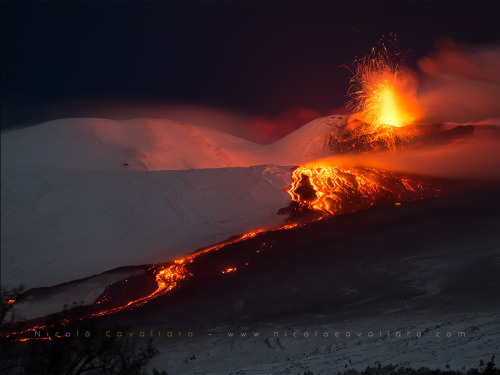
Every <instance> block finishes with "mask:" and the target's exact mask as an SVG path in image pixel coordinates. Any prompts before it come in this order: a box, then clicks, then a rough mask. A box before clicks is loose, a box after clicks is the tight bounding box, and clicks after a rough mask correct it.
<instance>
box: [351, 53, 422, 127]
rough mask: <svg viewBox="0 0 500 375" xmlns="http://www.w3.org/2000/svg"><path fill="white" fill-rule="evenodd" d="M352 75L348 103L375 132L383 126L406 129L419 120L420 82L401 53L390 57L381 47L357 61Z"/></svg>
mask: <svg viewBox="0 0 500 375" xmlns="http://www.w3.org/2000/svg"><path fill="white" fill-rule="evenodd" d="M398 59H399V60H400V61H397V60H398ZM353 75H354V76H353V78H352V79H351V86H350V88H349V94H350V95H351V97H352V101H351V102H350V103H349V104H351V106H352V107H353V108H354V109H355V110H356V111H357V112H359V113H358V114H357V116H358V117H359V118H360V120H362V121H363V122H366V123H368V124H371V125H372V127H373V129H372V130H377V129H378V127H379V126H381V125H391V126H396V127H401V126H405V125H408V124H411V123H412V122H414V121H415V120H416V119H417V118H418V117H419V113H420V111H419V108H418V103H417V98H416V92H417V82H416V80H415V78H414V75H413V73H412V72H411V71H410V69H409V68H407V67H406V66H405V64H404V61H403V58H401V57H400V54H394V55H393V56H389V53H388V51H387V48H386V46H385V45H384V44H381V47H380V48H379V49H375V48H373V49H372V50H371V52H370V54H368V55H367V56H365V57H364V58H362V59H360V60H357V61H356V68H355V70H354V72H353Z"/></svg>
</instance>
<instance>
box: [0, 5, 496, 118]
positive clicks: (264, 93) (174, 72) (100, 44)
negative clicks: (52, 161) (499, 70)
mask: <svg viewBox="0 0 500 375" xmlns="http://www.w3.org/2000/svg"><path fill="white" fill-rule="evenodd" d="M498 14H500V3H498V2H399V3H395V2H378V1H374V2H300V1H299V2H233V3H231V2H183V3H181V2H145V3H144V2H107V3H104V2H4V1H3V2H2V9H1V52H2V54H1V93H2V128H5V127H8V126H12V125H16V124H21V123H24V122H33V121H39V122H40V121H42V120H48V119H50V118H46V117H47V116H54V115H53V114H48V113H47V112H44V111H43V109H44V108H46V107H51V106H52V107H53V106H57V105H60V106H64V103H68V102H71V101H83V102H84V101H85V100H89V98H102V97H112V98H120V97H129V98H130V97H134V98H143V100H152V101H165V102H178V103H190V104H198V105H207V106H215V107H220V108H226V109H230V110H235V111H239V112H242V113H247V114H251V115H263V116H274V115H276V114H278V113H280V112H282V111H285V110H287V109H290V108H292V107H296V106H304V107H308V108H312V109H314V110H316V111H320V112H327V111H328V110H330V109H332V108H337V107H340V106H342V105H343V103H344V102H345V97H343V95H344V93H345V92H346V89H347V82H348V78H349V72H348V71H347V69H345V68H339V66H340V65H342V64H350V63H351V62H352V61H353V60H354V58H355V57H356V56H361V55H363V54H364V53H365V52H366V51H368V50H369V48H370V47H372V46H373V45H375V44H376V42H377V40H378V39H379V38H380V36H381V35H383V34H388V33H389V32H392V33H395V34H397V35H398V36H399V43H400V47H401V49H402V50H405V51H409V53H408V56H409V58H410V59H412V60H416V59H417V58H419V57H421V56H423V55H425V54H426V53H428V52H429V51H431V50H432V48H433V46H432V43H433V42H434V41H436V40H437V39H439V38H441V37H445V36H447V37H451V38H453V39H455V40H456V41H458V42H466V43H484V42H489V41H498V40H500V27H499V26H498ZM76 112H78V111H77V110H76ZM76 112H75V113H71V114H72V115H74V116H78V115H81V116H83V115H89V114H88V113H76ZM55 117H57V115H56V116H55Z"/></svg>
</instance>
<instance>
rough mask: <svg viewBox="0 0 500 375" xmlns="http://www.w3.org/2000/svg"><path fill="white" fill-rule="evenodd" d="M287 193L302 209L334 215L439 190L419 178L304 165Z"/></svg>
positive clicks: (380, 172)
mask: <svg viewBox="0 0 500 375" xmlns="http://www.w3.org/2000/svg"><path fill="white" fill-rule="evenodd" d="M288 193H289V194H290V196H291V197H292V200H293V201H295V202H297V203H298V204H299V205H301V206H305V207H308V208H310V209H313V210H317V211H321V212H323V213H324V214H327V215H336V214H342V213H350V212H354V211H358V210H361V209H367V208H370V207H374V206H377V205H381V204H397V203H401V202H407V201H412V200H418V199H424V198H429V197H436V196H439V195H440V188H439V187H436V186H435V185H433V184H430V183H427V182H425V181H424V180H423V179H422V178H418V177H403V176H398V175H396V174H394V173H389V172H384V171H379V170H375V169H369V168H350V169H342V168H336V167H328V166H311V167H307V166H306V167H299V168H297V169H295V171H294V172H293V184H292V187H291V189H290V190H289V191H288Z"/></svg>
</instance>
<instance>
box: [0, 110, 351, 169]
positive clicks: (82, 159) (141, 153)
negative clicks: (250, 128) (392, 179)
mask: <svg viewBox="0 0 500 375" xmlns="http://www.w3.org/2000/svg"><path fill="white" fill-rule="evenodd" d="M345 123H346V118H345V117H341V116H339V117H336V118H322V119H318V120H314V121H312V122H310V123H309V124H306V125H304V126H303V127H302V128H300V129H298V130H297V131H295V132H294V133H292V134H290V135H288V136H287V137H285V138H283V139H282V140H280V141H278V142H276V143H274V144H272V145H260V144H256V143H252V142H249V141H246V140H244V139H241V138H238V137H235V136H232V135H229V134H226V133H223V132H220V131H217V130H213V129H209V128H203V127H198V126H193V125H188V124H183V123H179V122H175V121H170V120H154V119H136V120H127V121H112V120H104V119H63V120H55V121H50V122H47V123H44V124H41V125H38V126H34V127H30V128H24V129H19V130H16V131H12V132H9V133H6V134H2V167H13V168H19V167H23V168H24V167H36V168H42V167H43V168H51V169H55V168H58V169H97V170H123V169H130V170H142V171H147V170H148V171H158V170H183V169H191V168H194V169H201V168H225V167H249V166H252V165H264V164H277V165H290V164H301V163H303V162H305V161H308V160H311V159H314V158H318V157H324V156H327V155H328V152H327V150H326V148H325V145H326V143H325V137H326V135H327V134H328V133H330V132H331V131H332V129H334V126H335V125H338V124H344V125H345Z"/></svg>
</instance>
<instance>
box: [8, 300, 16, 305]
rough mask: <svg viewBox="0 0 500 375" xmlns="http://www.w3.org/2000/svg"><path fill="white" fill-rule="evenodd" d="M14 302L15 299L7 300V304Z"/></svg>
mask: <svg viewBox="0 0 500 375" xmlns="http://www.w3.org/2000/svg"><path fill="white" fill-rule="evenodd" d="M14 302H16V300H15V299H9V301H8V302H7V303H8V304H9V305H12V304H13V303H14Z"/></svg>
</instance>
